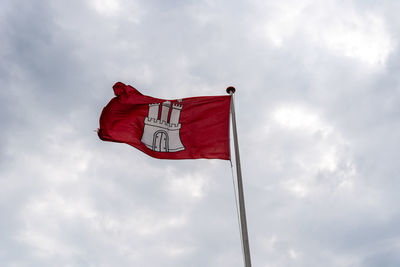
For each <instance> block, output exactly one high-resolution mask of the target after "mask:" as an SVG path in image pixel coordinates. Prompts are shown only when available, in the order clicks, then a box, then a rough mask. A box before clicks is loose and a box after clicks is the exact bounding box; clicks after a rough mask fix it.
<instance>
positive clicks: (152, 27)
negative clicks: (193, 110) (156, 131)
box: [0, 0, 400, 267]
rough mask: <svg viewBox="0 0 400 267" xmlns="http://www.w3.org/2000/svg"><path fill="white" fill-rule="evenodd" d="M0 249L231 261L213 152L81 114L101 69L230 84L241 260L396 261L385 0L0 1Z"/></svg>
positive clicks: (80, 256)
mask: <svg viewBox="0 0 400 267" xmlns="http://www.w3.org/2000/svg"><path fill="white" fill-rule="evenodd" d="M0 5H1V8H0V10H1V11H0V22H1V23H0V25H1V26H0V36H1V39H2V42H1V43H0V55H1V58H2V61H1V63H0V81H1V83H2V88H3V90H0V97H1V100H2V105H1V107H0V121H1V125H2V131H1V132H0V188H1V189H0V210H1V212H2V214H4V216H3V218H2V220H1V221H0V235H1V236H2V238H1V240H0V261H1V262H2V263H3V265H6V266H55V265H57V266H92V265H93V266H161V265H162V266H192V265H195V266H221V265H228V266H241V265H242V258H241V257H242V255H241V247H240V235H239V226H238V218H237V214H236V210H235V204H234V201H235V197H234V195H233V194H234V192H233V188H232V178H231V170H230V163H229V162H225V161H218V160H188V161H162V160H156V159H153V158H150V157H148V156H146V155H144V154H142V153H141V152H139V151H136V150H134V149H133V148H132V147H130V146H128V145H124V144H116V143H109V142H102V141H100V140H99V139H98V138H97V135H96V133H95V130H96V129H97V127H98V118H99V115H100V112H101V110H102V108H103V107H104V105H105V104H106V103H107V102H108V101H109V99H110V98H111V97H113V92H112V88H111V87H112V85H113V84H114V82H116V81H122V82H125V83H128V84H131V85H133V86H135V87H136V88H137V89H139V90H140V91H141V92H142V93H144V94H147V95H152V96H155V97H160V98H182V97H187V96H194V95H216V94H224V93H225V88H226V87H227V86H229V85H233V86H235V87H236V88H237V92H236V96H235V107H236V115H237V122H238V127H239V128H238V132H239V143H240V152H241V159H242V169H243V178H244V189H245V197H246V208H247V218H248V228H249V237H250V248H251V253H252V260H253V265H255V266H256V265H257V266H321V265H324V266H328V267H329V266H335V267H337V266H377V265H382V266H383V265H385V266H391V265H393V266H397V265H398V263H399V262H400V261H399V257H398V256H397V254H396V252H397V251H398V247H399V245H398V244H399V239H398V230H397V228H398V223H399V209H398V208H397V206H396V205H395V203H398V201H399V197H398V193H397V190H396V189H397V188H398V185H399V182H398V179H397V177H398V173H399V167H398V166H400V164H399V160H398V159H399V152H398V151H399V145H398V136H399V132H400V131H399V129H400V128H399V126H398V117H399V114H400V110H399V106H400V105H399V102H400V97H399V96H400V94H399V90H398V85H399V78H398V77H399V75H398V67H397V64H398V63H397V62H398V59H399V52H398V37H397V36H399V34H398V33H399V32H398V27H397V26H398V25H399V24H400V22H399V20H398V19H397V17H398V16H397V13H396V10H398V4H397V2H395V1H386V2H384V3H379V5H378V4H376V3H372V2H368V3H367V2H365V1H353V2H351V3H343V2H341V1H334V0H331V1H326V2H324V3H320V2H317V1H311V0H307V1H291V0H288V1H283V2H279V3H278V2H273V1H247V2H245V1H236V2H229V3H228V2H227V1H172V2H165V1H133V2H132V1H124V0H118V1H97V0H96V1H91V0H90V1H89V0H88V1H83V2H82V1H68V2H62V1H41V2H35V3H26V2H25V1H3V2H2V3H1V4H0Z"/></svg>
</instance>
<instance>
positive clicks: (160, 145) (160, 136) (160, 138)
mask: <svg viewBox="0 0 400 267" xmlns="http://www.w3.org/2000/svg"><path fill="white" fill-rule="evenodd" d="M153 150H154V151H158V152H168V133H167V132H166V131H163V130H159V131H157V132H155V133H154V135H153Z"/></svg>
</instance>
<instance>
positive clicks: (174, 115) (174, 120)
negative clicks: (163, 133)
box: [169, 104, 182, 125]
mask: <svg viewBox="0 0 400 267" xmlns="http://www.w3.org/2000/svg"><path fill="white" fill-rule="evenodd" d="M181 110H182V106H181V105H179V104H172V111H171V118H170V119H169V123H170V124H171V125H173V124H175V125H178V123H179V116H180V115H181Z"/></svg>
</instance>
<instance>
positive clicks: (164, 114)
mask: <svg viewBox="0 0 400 267" xmlns="http://www.w3.org/2000/svg"><path fill="white" fill-rule="evenodd" d="M170 107H171V102H170V101H165V102H164V103H162V109H161V118H160V120H161V122H163V121H165V122H167V120H168V113H169V108H170Z"/></svg>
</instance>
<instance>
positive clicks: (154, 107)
mask: <svg viewBox="0 0 400 267" xmlns="http://www.w3.org/2000/svg"><path fill="white" fill-rule="evenodd" d="M159 107H160V104H159V103H157V104H150V105H149V116H148V117H149V119H154V120H157V119H158V109H159Z"/></svg>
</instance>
